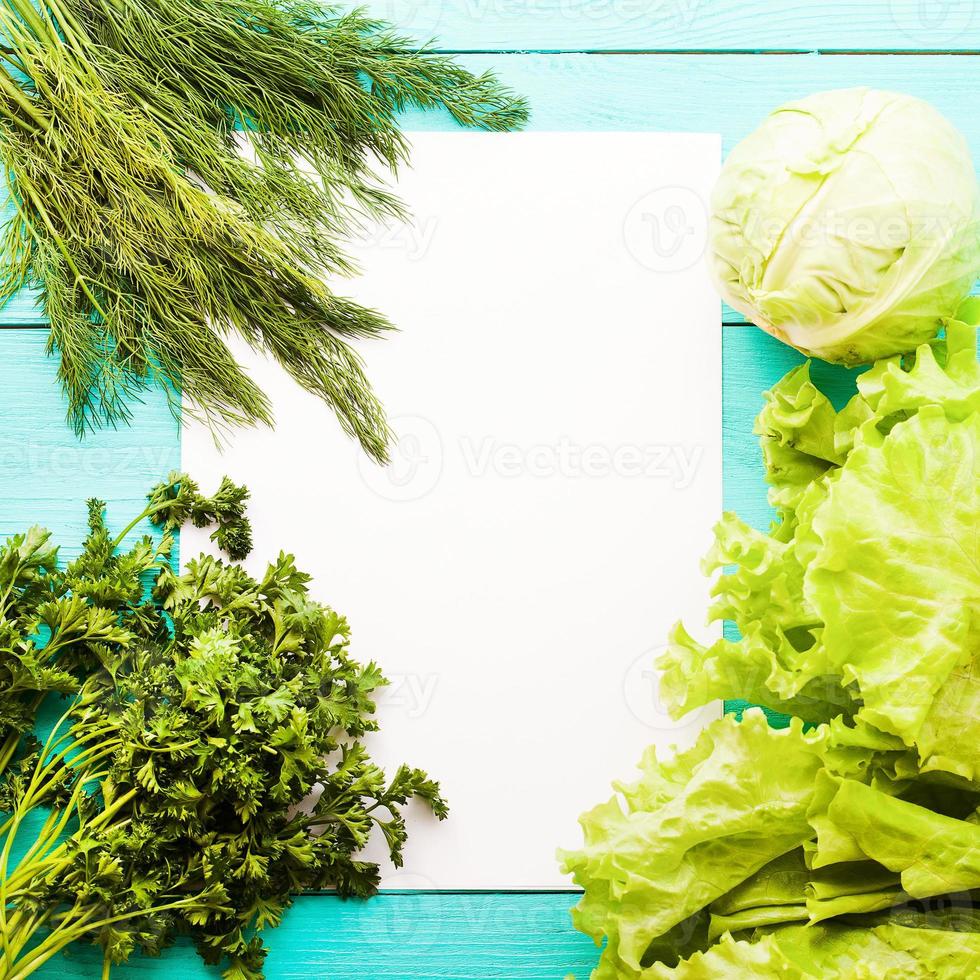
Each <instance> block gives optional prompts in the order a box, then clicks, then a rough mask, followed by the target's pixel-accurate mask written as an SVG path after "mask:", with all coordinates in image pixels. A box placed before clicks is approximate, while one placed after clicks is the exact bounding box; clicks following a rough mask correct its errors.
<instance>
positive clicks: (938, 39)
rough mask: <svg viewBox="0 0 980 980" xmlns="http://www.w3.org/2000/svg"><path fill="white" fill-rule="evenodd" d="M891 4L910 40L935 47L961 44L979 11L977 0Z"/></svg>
mask: <svg viewBox="0 0 980 980" xmlns="http://www.w3.org/2000/svg"><path fill="white" fill-rule="evenodd" d="M888 6H889V9H890V11H891V16H892V21H893V22H894V24H895V26H896V27H897V28H898V29H899V30H900V31H901V32H902V33H903V34H904V35H905V36H906V37H908V38H909V40H911V41H914V42H916V46H918V45H920V44H922V43H924V42H927V43H928V44H929V47H932V48H956V47H960V46H961V42H962V40H963V38H964V36H965V34H966V32H967V31H968V30H969V29H970V27H971V26H972V25H973V23H974V20H975V18H976V13H977V10H976V8H977V3H976V0H890V3H889V4H888ZM958 42H959V43H958Z"/></svg>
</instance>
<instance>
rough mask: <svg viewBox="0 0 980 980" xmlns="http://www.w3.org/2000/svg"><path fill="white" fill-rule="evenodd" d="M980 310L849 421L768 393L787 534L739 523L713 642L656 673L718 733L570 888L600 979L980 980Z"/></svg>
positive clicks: (625, 802) (668, 661)
mask: <svg viewBox="0 0 980 980" xmlns="http://www.w3.org/2000/svg"><path fill="white" fill-rule="evenodd" d="M978 322H980V300H968V301H967V302H966V303H964V304H963V306H962V308H961V310H960V312H959V314H958V315H957V318H956V319H954V320H951V321H950V322H949V323H947V324H946V335H945V338H944V339H943V340H940V341H936V342H934V343H931V344H928V345H924V346H923V347H921V348H920V349H919V350H918V351H917V352H916V354H915V355H914V356H912V357H903V358H890V359H888V360H886V361H881V362H879V363H878V364H876V365H875V366H874V367H872V368H871V369H870V370H868V371H867V372H865V373H864V374H862V375H861V376H860V378H859V379H858V382H857V388H858V393H857V394H856V395H855V396H854V397H853V398H852V399H851V400H850V401H849V402H848V403H847V404H846V405H845V406H844V407H843V408H842V409H840V410H839V411H838V410H837V409H835V407H834V405H833V404H832V403H831V401H830V400H829V399H828V398H827V397H826V395H824V393H823V392H821V391H820V390H819V388H818V387H817V386H816V385H815V384H814V383H813V380H812V377H811V375H810V372H809V368H808V366H807V365H804V366H802V367H800V368H797V369H795V370H794V371H792V372H790V373H789V374H788V375H787V376H786V377H785V378H784V379H783V380H782V381H781V382H780V383H779V384H778V385H776V386H775V387H774V389H773V390H772V391H771V392H769V393H768V394H767V396H766V403H765V406H764V407H763V410H762V412H761V414H760V416H759V419H758V422H757V427H756V431H757V432H758V434H759V436H760V441H761V445H762V450H763V455H764V459H765V463H766V468H767V477H768V480H769V483H770V501H771V503H772V505H773V507H774V509H775V511H776V521H775V523H774V525H773V526H772V527H771V528H770V529H769V530H768V531H761V530H758V529H755V528H752V527H749V526H748V525H747V524H745V523H744V522H743V521H741V520H740V519H739V518H738V517H737V516H736V515H734V514H725V515H724V516H723V518H722V520H721V522H720V523H719V525H718V527H717V528H716V534H715V544H714V547H713V548H712V550H711V552H710V553H709V554H708V556H707V557H706V559H705V563H704V568H705V572H706V574H708V575H709V576H714V575H717V578H716V579H715V582H714V584H713V586H712V596H713V602H712V606H711V611H710V618H711V619H713V620H718V619H721V620H724V621H726V623H729V624H731V625H730V626H728V627H726V635H725V638H723V639H720V640H718V641H716V642H714V643H712V644H710V645H703V644H701V643H699V642H698V640H697V639H696V638H695V637H694V636H693V635H692V634H691V633H690V632H689V631H688V630H687V629H686V628H685V627H684V626H682V625H678V626H677V627H675V629H674V631H673V632H672V634H671V637H670V643H669V645H668V647H667V650H666V652H665V653H664V654H663V655H662V657H661V658H660V659H659V661H658V665H659V666H660V668H661V670H662V671H663V675H662V684H661V696H662V699H663V700H664V701H665V702H666V703H667V704H668V705H670V706H671V709H672V712H673V713H674V714H675V716H677V717H679V716H681V715H683V714H685V713H687V712H688V711H690V710H692V709H694V708H697V707H699V706H701V705H703V704H706V703H707V702H709V701H712V700H715V699H728V700H736V699H742V700H747V701H749V702H751V703H753V704H757V705H761V706H763V707H765V708H766V709H772V710H775V711H779V712H783V713H785V714H787V715H789V716H791V721H790V724H789V727H788V728H787V729H786V730H784V731H775V730H773V729H771V728H769V727H768V726H767V724H766V720H765V717H764V715H763V714H762V713H761V712H759V711H758V710H749V711H747V712H746V714H745V715H744V720H743V721H742V722H741V723H739V722H736V721H735V720H734V718H733V717H731V716H729V717H728V718H725V719H722V720H721V721H718V722H716V723H714V724H712V725H711V726H709V727H708V728H707V729H706V730H705V731H704V732H703V733H702V735H701V737H700V739H699V740H698V742H697V743H696V745H695V746H694V747H693V748H692V749H690V750H688V751H687V752H683V753H680V754H678V755H676V756H674V757H667V758H659V757H658V756H657V755H656V753H654V752H653V751H652V750H650V751H648V753H647V754H646V755H645V756H644V759H643V762H642V764H641V775H640V778H639V779H638V780H637V781H636V782H634V783H632V784H630V785H621V786H617V787H616V789H617V795H616V796H615V797H614V798H613V799H612V800H610V801H609V802H608V803H606V804H604V805H603V806H600V807H597V808H596V809H595V810H593V811H591V812H590V813H588V814H586V815H585V816H584V817H583V818H582V821H581V822H582V827H583V830H584V833H585V843H584V846H583V847H582V848H581V849H579V850H576V851H566V852H563V853H562V855H561V857H562V862H563V867H564V869H565V870H566V871H567V872H570V873H571V874H572V875H573V876H574V880H575V882H576V883H577V884H578V885H580V886H581V887H582V888H583V890H584V895H583V896H582V899H581V901H580V903H579V905H578V907H577V909H576V910H575V912H574V913H573V915H574V919H575V923H576V925H577V926H578V928H580V929H582V930H583V931H584V932H586V933H588V934H589V935H591V936H592V937H593V938H594V939H595V941H596V943H597V944H601V943H603V942H605V947H604V949H603V952H602V955H601V959H600V964H599V967H598V968H597V970H596V971H595V973H594V974H593V977H594V978H595V980H650V978H667V977H678V978H682V980H683V978H692V980H698V978H705V980H708V978H711V980H714V978H722V980H725V978H741V977H748V976H751V977H762V978H766V977H780V978H783V980H795V978H800V980H809V978H814V980H816V978H820V980H823V978H833V977H839V978H847V980H879V978H891V980H906V978H933V980H960V978H962V977H968V976H974V975H980V910H978V909H977V908H975V906H976V904H977V900H978V899H980V367H978V363H977V357H976V340H977V333H976V327H977V324H978Z"/></svg>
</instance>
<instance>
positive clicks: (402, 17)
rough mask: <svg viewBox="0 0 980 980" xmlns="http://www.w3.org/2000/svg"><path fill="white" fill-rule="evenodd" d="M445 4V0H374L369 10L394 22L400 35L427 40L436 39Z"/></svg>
mask: <svg viewBox="0 0 980 980" xmlns="http://www.w3.org/2000/svg"><path fill="white" fill-rule="evenodd" d="M444 6H445V4H444V2H443V0H372V2H371V4H370V5H369V8H368V12H369V13H370V15H371V17H372V18H376V19H378V20H382V21H385V22H386V23H388V24H393V25H394V26H395V29H396V32H397V33H398V35H399V36H401V37H409V38H412V39H413V40H415V41H422V42H427V41H433V40H436V37H437V34H438V29H439V24H440V22H441V21H442V8H443V7H444Z"/></svg>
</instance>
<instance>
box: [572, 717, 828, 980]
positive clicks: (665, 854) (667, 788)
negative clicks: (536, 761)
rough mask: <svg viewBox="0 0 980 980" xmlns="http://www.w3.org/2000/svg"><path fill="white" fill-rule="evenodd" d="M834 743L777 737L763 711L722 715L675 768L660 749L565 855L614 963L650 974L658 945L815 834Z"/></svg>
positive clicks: (588, 918)
mask: <svg viewBox="0 0 980 980" xmlns="http://www.w3.org/2000/svg"><path fill="white" fill-rule="evenodd" d="M822 743H823V736H822V734H820V733H810V734H808V733H804V731H803V726H802V723H800V722H799V721H797V722H794V723H793V725H792V726H791V727H790V728H788V729H786V730H784V731H782V732H778V733H775V732H773V731H772V730H771V729H769V727H768V724H767V722H766V719H765V716H764V715H763V714H762V712H761V711H753V712H749V713H747V714H746V716H745V718H744V719H743V721H742V722H741V723H738V722H736V721H735V720H734V718H731V717H726V718H722V719H719V720H718V721H716V722H714V723H712V724H711V725H709V726H708V727H707V728H706V729H705V730H704V731H703V732H702V733H701V736H700V738H699V739H698V741H697V743H696V744H695V745H694V746H693V747H692V748H691V749H690V750H688V751H687V752H683V753H680V754H679V755H677V756H676V757H674V758H672V759H670V760H669V761H666V762H663V763H661V762H659V761H658V760H657V758H656V755H655V754H654V753H653V752H650V753H648V755H647V756H646V757H645V758H644V761H643V763H642V766H641V777H640V779H639V780H638V781H637V782H636V783H635V784H633V785H631V786H621V787H619V789H620V793H621V795H620V796H617V797H614V798H613V799H611V800H610V801H609V802H608V803H605V804H603V805H602V806H599V807H596V808H595V809H594V810H592V811H591V812H589V813H587V814H585V815H584V816H583V817H582V819H581V821H580V822H581V825H582V829H583V831H584V834H585V845H584V847H583V848H582V849H581V850H578V851H564V852H561V853H560V860H561V862H562V866H563V869H564V871H565V872H566V873H570V874H572V875H573V877H574V880H575V883H576V884H577V885H580V886H581V887H582V888H583V889H584V890H585V894H584V895H583V897H582V900H581V902H580V903H579V905H578V907H577V908H576V909H575V911H574V913H573V918H574V921H575V925H576V926H577V927H578V928H579V929H581V930H582V931H583V932H586V933H588V934H589V935H591V936H592V937H593V938H594V939H595V940H596V942H597V943H598V942H601V941H602V939H603V938H606V940H607V942H606V949H605V951H604V953H603V961H602V962H603V964H604V966H606V967H607V968H608V967H613V968H614V969H618V970H623V969H625V970H627V971H628V970H632V971H636V972H638V971H640V970H641V969H642V968H643V967H644V966H646V965H647V962H646V959H645V956H646V953H647V950H648V948H649V947H650V946H651V944H652V943H653V941H654V940H655V939H657V938H658V937H660V936H663V935H664V934H665V933H667V932H668V930H670V929H671V928H673V927H675V926H677V925H678V924H679V923H681V922H683V921H685V920H687V919H688V918H689V917H690V916H691V915H693V914H694V913H696V912H697V911H698V910H700V909H702V908H703V907H704V906H706V905H708V904H709V903H710V902H712V901H714V900H715V899H716V898H718V897H719V896H721V895H723V894H725V893H726V892H729V891H730V890H731V889H732V888H734V887H735V886H736V885H737V884H739V883H740V882H742V881H745V879H747V878H749V877H750V876H751V875H753V874H754V873H755V872H756V871H758V870H759V869H760V868H762V867H763V866H764V865H766V864H768V863H769V862H770V861H772V860H773V859H774V858H776V857H779V856H780V855H781V854H785V853H786V852H788V851H792V850H794V849H796V848H798V847H799V846H800V845H801V844H802V843H803V841H804V840H807V839H808V838H810V837H811V836H812V831H811V828H810V825H809V823H808V821H807V811H808V809H809V807H810V803H811V800H812V796H813V784H814V780H815V778H816V775H817V773H818V772H819V771H820V769H821V766H822V761H821V748H822ZM749 773H751V776H748V775H747V774H749ZM602 975H604V974H601V973H598V974H596V976H602ZM608 975H609V976H628V975H629V974H628V973H622V972H620V973H616V972H611V973H609V974H608Z"/></svg>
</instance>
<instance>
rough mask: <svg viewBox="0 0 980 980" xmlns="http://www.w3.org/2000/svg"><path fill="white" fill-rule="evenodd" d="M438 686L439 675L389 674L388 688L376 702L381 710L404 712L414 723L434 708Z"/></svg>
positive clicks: (379, 694)
mask: <svg viewBox="0 0 980 980" xmlns="http://www.w3.org/2000/svg"><path fill="white" fill-rule="evenodd" d="M438 686H439V675H438V674H412V673H405V674H388V686H387V687H384V688H382V689H381V691H380V692H379V693H378V695H377V697H376V698H375V700H376V702H377V704H378V707H379V708H385V709H394V710H396V711H402V712H404V713H405V715H406V717H408V718H410V719H412V720H413V721H414V720H415V719H416V718H421V717H422V716H423V715H424V714H425V713H426V712H427V711H428V710H429V708H430V707H431V706H432V701H433V699H434V698H435V695H436V688H437V687H438Z"/></svg>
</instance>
